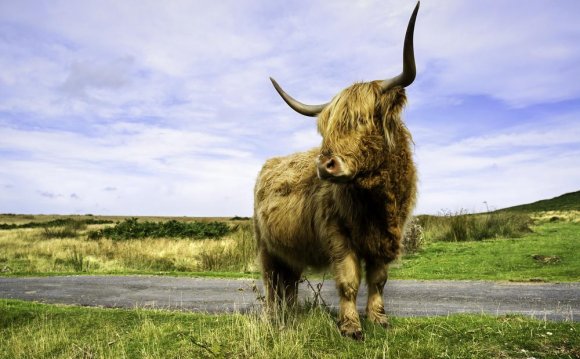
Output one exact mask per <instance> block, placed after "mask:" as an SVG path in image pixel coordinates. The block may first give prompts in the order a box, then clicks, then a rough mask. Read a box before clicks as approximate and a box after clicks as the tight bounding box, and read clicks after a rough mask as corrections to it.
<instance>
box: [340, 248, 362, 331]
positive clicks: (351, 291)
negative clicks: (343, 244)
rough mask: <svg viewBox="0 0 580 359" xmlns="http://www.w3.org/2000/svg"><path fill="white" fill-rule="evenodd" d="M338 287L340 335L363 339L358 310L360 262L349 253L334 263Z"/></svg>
mask: <svg viewBox="0 0 580 359" xmlns="http://www.w3.org/2000/svg"><path fill="white" fill-rule="evenodd" d="M334 273H335V276H336V287H337V289H338V294H339V296H340V312H339V322H338V326H339V329H340V333H341V334H342V335H344V336H347V337H351V338H353V339H357V340H360V339H363V335H362V328H361V325H360V318H359V316H358V311H357V309H356V295H357V293H358V288H359V285H360V260H359V259H358V257H357V256H356V255H355V254H354V253H352V252H351V253H348V254H346V255H345V256H344V257H343V258H341V259H339V260H336V261H335V263H334Z"/></svg>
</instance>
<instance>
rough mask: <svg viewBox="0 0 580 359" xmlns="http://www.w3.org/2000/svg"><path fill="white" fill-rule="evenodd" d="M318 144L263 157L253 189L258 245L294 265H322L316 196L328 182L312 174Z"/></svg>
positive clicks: (323, 259)
mask: <svg viewBox="0 0 580 359" xmlns="http://www.w3.org/2000/svg"><path fill="white" fill-rule="evenodd" d="M319 151H320V150H319V149H318V148H314V149H312V150H310V151H308V152H299V153H294V154H292V155H289V156H285V157H275V158H272V159H269V160H268V161H266V163H265V164H264V166H263V167H262V170H261V171H260V174H259V175H258V179H257V181H256V186H255V189H254V226H255V232H256V237H257V240H258V246H259V247H261V248H265V249H266V250H267V251H268V252H269V253H271V254H273V255H276V256H277V257H279V258H281V259H283V260H284V261H285V262H287V263H288V264H291V265H293V266H295V267H305V266H314V267H317V266H324V265H326V264H327V263H328V259H327V254H326V252H327V250H326V249H325V248H322V244H321V243H320V241H319V239H318V235H317V230H318V229H317V226H316V223H317V217H320V203H321V198H320V196H324V193H326V192H328V191H324V188H325V187H327V186H328V184H326V183H323V182H321V181H320V180H319V179H318V177H317V174H316V165H315V159H316V156H318V153H319Z"/></svg>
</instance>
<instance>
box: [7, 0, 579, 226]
mask: <svg viewBox="0 0 580 359" xmlns="http://www.w3.org/2000/svg"><path fill="white" fill-rule="evenodd" d="M413 5H414V4H413V3H406V2H396V1H387V2H381V1H379V0H372V1H357V2H352V1H346V0H345V1H333V2H308V1H299V2H293V3H284V4H282V3H276V2H267V1H258V0H256V1H244V2H238V1H220V2H212V3H209V2H191V1H172V2H163V3H162V2H157V1H123V2H118V1H117V2H114V1H98V2H97V1H94V2H91V1H84V2H82V3H80V2H74V1H53V2H51V3H50V4H49V3H46V4H43V3H35V4H31V3H28V2H1V3H0V30H1V31H2V33H3V34H5V36H3V37H0V68H2V69H3V71H1V72H0V125H1V126H2V128H0V149H1V150H2V151H4V152H2V153H0V159H1V161H2V168H0V174H1V175H2V182H1V186H0V206H3V207H2V208H0V210H2V211H15V210H19V209H21V210H22V211H28V212H38V211H44V212H46V211H60V212H70V211H76V210H79V211H90V212H95V213H98V212H103V213H105V212H106V213H113V212H116V213H134V211H136V212H140V213H151V214H153V213H156V214H157V213H159V214H163V213H171V214H179V213H180V211H183V212H187V213H188V214H189V213H195V214H199V215H203V214H207V215H209V214H225V215H230V214H249V211H251V206H252V198H251V192H252V187H253V182H254V179H255V176H256V173H257V171H258V169H259V167H260V164H261V162H263V161H264V160H265V159H266V158H267V157H270V156H273V155H283V154H287V153H291V152H295V151H299V150H305V149H308V148H310V147H312V146H317V145H318V144H319V143H320V137H319V136H318V135H317V134H316V130H315V125H314V123H313V121H312V119H309V118H303V117H301V116H300V115H297V114H295V113H294V112H292V110H290V109H289V108H288V107H287V106H286V105H285V104H284V103H283V102H282V100H281V99H280V98H279V97H278V95H277V94H276V93H275V92H274V91H273V89H272V86H271V84H270V82H269V80H268V76H273V77H275V78H276V79H277V80H278V81H279V82H280V83H281V84H282V85H283V86H284V88H285V89H287V90H288V92H289V93H291V94H292V95H293V96H295V97H296V98H298V99H300V100H302V101H304V102H310V103H320V102H326V101H328V100H329V99H330V98H331V97H332V96H333V95H335V94H336V93H337V92H338V91H339V90H340V89H342V88H344V87H346V86H348V85H349V84H350V83H352V82H354V81H361V80H373V79H378V78H384V77H389V76H393V75H395V74H397V73H398V72H399V71H400V68H401V63H400V59H401V48H402V43H403V34H404V30H405V26H406V23H407V21H408V18H409V15H410V13H411V10H412V7H413ZM575 10H578V5H576V2H574V1H560V2H558V6H555V5H553V4H552V2H549V1H547V0H544V1H540V0H537V1H525V2H524V1H523V0H522V1H516V2H504V1H499V0H497V1H491V2H485V3H479V2H463V1H458V0H451V1H445V2H444V3H443V2H437V1H435V2H432V1H429V2H426V1H424V2H423V3H422V4H421V11H420V13H419V18H418V20H417V26H416V37H415V44H416V45H415V48H416V56H417V65H418V70H419V74H418V77H417V81H416V82H415V84H414V85H413V87H412V88H411V89H410V91H409V96H410V104H411V105H410V106H412V107H413V109H414V111H417V113H421V114H424V113H425V112H427V111H431V110H432V109H433V107H439V108H443V109H445V108H448V107H452V106H455V105H457V104H460V103H461V102H462V101H463V99H464V98H465V96H472V95H473V96H482V97H486V98H490V97H491V98H493V99H497V100H498V101H499V102H500V103H505V104H507V105H508V106H512V107H520V108H525V107H529V106H538V105H542V104H545V103H550V102H552V103H558V101H564V100H573V101H578V99H580V82H578V81H573V80H572V79H575V78H580V73H579V71H580V70H579V67H578V66H577V63H578V61H579V60H580V48H578V46H576V42H577V39H578V38H580V26H579V25H578V22H577V21H576V19H575V18H574V16H575V14H576V13H577V11H575ZM434 105H436V106H434ZM421 111H423V112H421ZM563 111H564V110H560V111H558V112H563ZM542 116H543V118H542ZM552 117H553V114H552V113H551V112H549V111H548V112H546V113H545V114H541V113H539V114H538V115H537V118H536V119H535V123H536V124H538V127H537V128H530V127H526V128H522V129H518V128H514V127H513V125H512V124H511V123H508V124H505V125H500V126H498V127H497V129H496V130H495V131H492V132H490V133H489V134H488V135H477V136H475V135H473V134H470V137H469V138H464V137H465V135H461V134H459V135H458V136H450V135H444V134H442V133H441V128H440V127H439V126H440V124H437V123H428V122H421V123H413V126H410V127H416V128H414V129H413V134H414V136H415V139H416V143H417V154H418V161H419V164H420V170H421V174H422V177H421V178H422V189H423V190H422V195H421V201H420V202H419V206H420V209H421V208H425V210H433V209H434V210H437V209H439V207H455V206H472V204H470V203H471V202H469V201H461V200H458V198H459V199H460V198H461V197H462V196H467V195H469V194H470V193H471V194H472V195H473V193H478V196H481V197H485V199H484V200H487V201H488V202H489V203H490V204H491V203H493V201H495V202H496V203H497V205H498V206H499V205H501V204H502V203H508V202H509V203H511V202H510V201H512V200H513V201H514V203H517V202H521V201H523V199H524V198H525V199H527V198H530V199H537V198H539V197H542V196H543V195H544V194H548V193H550V194H552V192H557V190H558V188H560V189H565V188H570V186H571V185H570V183H572V182H574V181H575V182H578V179H579V178H580V177H579V176H578V173H577V172H575V170H574V166H572V165H571V161H573V157H572V155H573V154H574V155H575V154H577V150H578V147H577V142H574V139H575V138H578V137H577V136H578V129H577V128H576V127H574V125H570V126H568V127H565V126H563V125H561V124H560V127H558V129H556V130H554V131H550V130H546V128H548V127H549V123H550V121H552ZM426 118H428V116H427V117H426ZM576 119H577V116H576V114H572V115H570V119H569V121H575V120H576ZM411 120H412V121H416V120H415V119H414V118H411ZM452 120H453V119H450V120H449V122H452ZM516 120H517V119H514V120H513V122H515V121H516ZM425 121H427V120H425ZM419 125H420V126H422V127H420V126H419ZM502 126H503V127H502ZM455 134H456V135H457V133H455ZM448 139H449V140H451V139H452V140H453V143H450V144H449V143H448V144H445V140H448ZM540 144H541V146H540ZM565 146H568V147H565ZM555 148H557V149H561V150H562V152H563V153H561V154H560V155H559V156H557V158H554V149H555ZM442 159H444V160H442ZM558 166H563V168H565V171H566V176H564V175H557V176H556V175H554V173H555V170H556V168H557V167H558ZM542 169H544V170H542ZM535 171H536V172H539V174H537V173H535ZM563 171H564V170H563ZM547 173H552V175H551V177H550V178H547V177H546V176H548V175H547ZM562 173H564V172H562ZM508 176H509V177H508ZM502 178H503V182H502ZM506 178H509V180H506ZM504 182H509V183H510V184H509V185H505V183H504ZM516 185H519V186H520V187H521V188H518V189H519V191H514V190H513V188H514V187H513V186H516ZM523 186H528V189H526V191H525V193H524V191H523V188H524V187H523ZM112 188H114V189H115V190H111V189H112ZM444 188H452V190H451V191H445V190H444ZM105 189H108V190H105ZM474 191H480V192H474ZM534 191H539V192H538V193H537V194H535V195H534V193H533V192H534ZM40 193H46V194H48V193H50V194H53V195H54V197H52V198H51V197H50V196H41V195H40ZM518 193H519V194H520V195H521V196H522V197H521V198H522V200H518V199H517V198H516V197H517V196H516V194H518ZM553 194H558V193H553ZM73 195H74V196H73ZM512 195H513V197H510V196H512ZM532 197H533V198H532Z"/></svg>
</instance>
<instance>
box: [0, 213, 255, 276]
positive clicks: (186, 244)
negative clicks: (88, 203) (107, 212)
mask: <svg viewBox="0 0 580 359" xmlns="http://www.w3.org/2000/svg"><path fill="white" fill-rule="evenodd" d="M6 218H8V219H10V220H11V222H10V223H12V224H17V225H20V226H27V224H29V223H51V222H54V221H55V220H57V219H59V218H60V219H63V218H70V219H71V220H70V221H68V222H67V224H65V225H63V226H52V225H51V226H46V227H42V226H40V227H33V228H17V229H9V230H0V272H1V273H2V274H5V275H10V274H16V275H18V274H21V275H27V274H28V275H31V274H59V273H60V274H71V273H94V274H127V273H143V274H151V273H172V274H177V273H191V272H206V271H220V272H236V273H251V272H255V271H256V266H255V263H254V262H255V261H254V259H255V255H254V253H255V244H254V240H253V235H252V226H251V222H250V221H249V220H247V219H235V220H232V219H224V218H195V219H191V218H160V217H146V218H139V220H138V221H136V220H133V219H131V218H125V217H93V216H88V217H87V216H74V217H70V216H65V217H63V216H18V215H8V216H6V215H3V216H0V223H8V222H1V221H2V220H5V219H6ZM95 218H98V219H100V220H109V221H115V222H114V223H117V224H116V225H115V224H97V225H94V224H88V225H87V224H84V222H85V221H87V220H89V219H91V220H94V219H95ZM216 220H217V221H219V222H218V224H221V225H223V226H225V227H227V228H229V230H227V231H221V232H219V234H218V235H215V236H211V237H213V238H198V236H192V237H191V238H188V237H179V236H169V235H168V236H166V237H145V238H143V236H142V234H143V231H144V229H143V227H144V228H145V229H147V228H148V227H151V226H136V225H135V222H136V223H137V224H139V223H140V224H142V225H145V224H147V223H149V224H158V225H157V227H162V229H166V232H168V233H171V229H172V228H175V227H176V226H169V229H168V230H167V228H165V227H166V226H162V225H163V224H171V223H172V222H176V221H177V222H180V223H183V224H198V223H201V224H202V225H203V224H205V227H210V228H213V227H215V226H212V224H214V223H216ZM127 223H129V225H126V224H127ZM120 227H123V228H122V229H121V230H120V231H116V232H115V231H113V232H114V233H117V232H118V233H119V234H120V235H119V236H116V235H115V236H111V237H107V236H105V235H101V234H99V233H102V232H106V231H105V229H107V228H108V229H114V228H120ZM126 227H129V228H126ZM190 227H191V226H190ZM202 227H203V226H202ZM218 227H220V226H218ZM188 228H189V227H188ZM178 229H179V228H178ZM186 229H187V228H186ZM95 234H97V235H95ZM132 235H135V238H132ZM206 237H207V236H206Z"/></svg>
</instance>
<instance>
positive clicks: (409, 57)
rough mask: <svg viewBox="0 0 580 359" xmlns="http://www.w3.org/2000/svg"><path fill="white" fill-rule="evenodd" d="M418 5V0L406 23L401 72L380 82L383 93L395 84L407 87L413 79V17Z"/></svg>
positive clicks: (417, 10)
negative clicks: (407, 23)
mask: <svg viewBox="0 0 580 359" xmlns="http://www.w3.org/2000/svg"><path fill="white" fill-rule="evenodd" d="M419 5H420V2H417V6H415V10H413V14H412V15H411V19H410V20H409V25H407V33H406V34H405V45H404V46H403V72H401V74H400V75H398V76H395V77H393V78H390V79H387V80H384V81H383V82H381V89H382V90H383V93H384V92H387V91H389V90H390V89H392V88H394V87H397V86H401V87H407V86H409V85H410V84H412V83H413V80H415V74H416V69H415V51H414V50H413V31H414V30H415V19H416V18H417V13H418V12H419Z"/></svg>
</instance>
